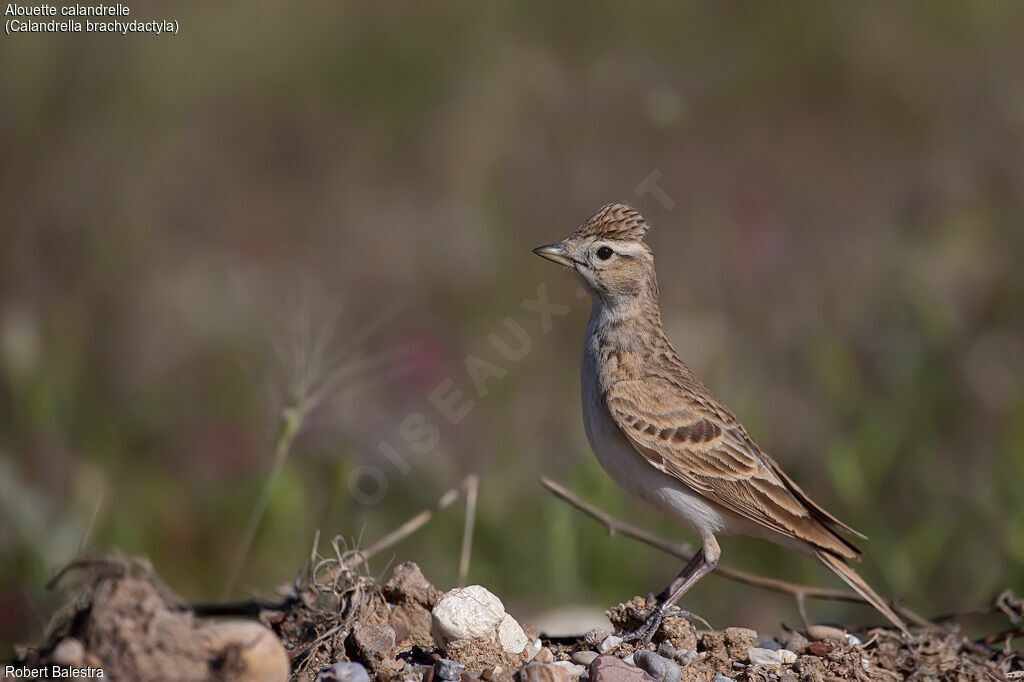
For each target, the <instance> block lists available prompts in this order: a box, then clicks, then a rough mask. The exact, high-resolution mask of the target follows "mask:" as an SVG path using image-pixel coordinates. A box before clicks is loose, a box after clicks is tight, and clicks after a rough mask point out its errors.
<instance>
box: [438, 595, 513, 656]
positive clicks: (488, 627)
mask: <svg viewBox="0 0 1024 682" xmlns="http://www.w3.org/2000/svg"><path fill="white" fill-rule="evenodd" d="M431 616H432V618H431V625H432V628H433V631H434V638H435V639H438V640H441V641H440V643H447V642H451V641H453V640H460V639H478V638H481V637H491V636H493V635H494V632H495V629H496V628H497V627H498V624H499V623H501V621H502V619H503V618H504V617H505V607H504V606H503V605H502V603H501V600H500V599H498V598H497V597H495V596H494V595H493V594H491V593H490V592H489V591H488V590H487V589H485V588H483V587H481V586H480V585H470V586H469V587H458V588H455V589H454V590H452V591H450V592H448V593H447V594H445V595H444V596H442V597H441V598H440V599H439V600H438V601H437V604H436V605H435V606H434V610H433V611H432V612H431Z"/></svg>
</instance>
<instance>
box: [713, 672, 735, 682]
mask: <svg viewBox="0 0 1024 682" xmlns="http://www.w3.org/2000/svg"><path fill="white" fill-rule="evenodd" d="M711 682H736V680H734V679H732V678H731V677H729V676H728V675H723V674H721V673H719V674H717V675H715V679H713V680H711Z"/></svg>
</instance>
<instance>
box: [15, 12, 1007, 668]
mask: <svg viewBox="0 0 1024 682" xmlns="http://www.w3.org/2000/svg"><path fill="white" fill-rule="evenodd" d="M327 5H328V6H314V5H313V4H308V5H307V6H305V7H301V6H298V5H296V4H294V3H286V4H275V3H257V4H253V3H243V2H237V1H236V2H228V3H204V2H194V1H190V2H181V3H174V4H173V5H170V6H164V5H161V4H158V3H143V2H138V3H132V4H131V5H130V7H131V8H132V18H139V19H152V18H162V17H165V16H166V17H168V18H171V19H178V20H179V21H180V33H179V35H178V36H176V37H173V36H166V35H165V36H159V37H157V36H148V35H145V36H131V37H120V36H111V35H76V36H70V35H41V34H23V35H15V36H4V37H3V38H0V130H2V131H3V132H2V149H3V151H2V153H0V202H2V206H3V211H2V215H3V217H2V221H0V222H2V247H0V612H2V613H3V614H4V616H3V618H0V644H3V645H4V646H3V648H4V650H7V651H9V644H11V643H13V642H16V641H26V640H30V639H31V638H33V637H34V636H36V634H37V633H38V632H39V630H40V629H41V626H42V623H43V621H44V619H45V618H46V617H47V615H48V613H49V612H50V609H51V608H52V607H54V606H55V605H57V604H59V603H60V601H61V599H63V598H64V595H61V594H60V593H53V592H48V591H47V590H46V589H45V583H46V582H47V580H48V579H49V578H50V577H51V576H52V575H53V573H54V571H55V570H56V569H57V568H58V567H60V566H61V565H62V564H63V563H64V562H66V561H68V560H69V559H71V558H72V557H74V556H75V555H76V554H77V553H78V552H80V551H82V550H89V551H94V552H105V551H112V550H114V549H117V550H119V551H121V552H124V553H128V554H141V555H146V556H148V557H150V558H151V559H152V561H153V563H154V565H155V566H156V568H157V570H158V571H159V573H160V574H161V575H162V576H163V577H164V578H165V579H166V581H167V582H168V583H169V584H170V585H171V586H172V587H173V588H174V589H175V590H176V591H177V592H178V593H179V594H181V595H182V596H183V597H185V598H186V599H189V600H211V599H217V598H220V597H222V596H225V594H226V595H227V596H230V597H236V598H240V597H245V596H246V595H251V594H256V595H268V594H273V591H274V589H275V587H276V586H277V585H280V584H282V583H286V582H289V581H291V580H292V579H293V578H294V577H295V576H296V575H297V574H298V572H299V571H300V570H301V568H302V566H303V563H304V562H305V560H306V558H307V557H308V556H309V553H310V548H311V546H312V541H313V536H314V532H315V531H316V530H317V529H319V530H320V531H321V533H322V534H323V537H324V541H323V543H322V549H324V550H326V549H327V547H326V544H327V543H326V539H327V538H329V537H331V536H334V535H336V534H341V535H343V536H344V537H345V538H346V539H347V540H348V541H349V542H350V543H353V544H360V545H361V546H367V545H369V544H372V543H373V542H374V541H376V540H377V539H379V538H380V537H382V536H383V535H384V534H385V533H387V532H388V531H390V530H392V529H393V528H394V527H396V526H397V525H398V524H399V523H401V522H402V521H404V520H405V519H406V518H408V517H409V516H410V515H412V514H414V513H416V512H418V511H419V510H420V509H422V508H424V507H427V506H430V505H432V504H433V503H434V501H435V500H436V499H437V498H438V496H439V495H441V493H443V492H444V491H445V490H447V489H449V488H450V487H452V486H454V485H457V484H458V482H459V481H460V480H461V479H462V478H463V477H464V476H466V475H467V474H470V473H478V474H479V475H480V477H481V487H480V501H479V505H480V506H479V511H478V518H477V524H476V530H475V544H474V551H473V556H472V566H471V569H470V575H469V578H470V581H471V582H474V583H482V584H485V585H487V586H488V587H489V588H490V589H491V590H492V591H494V592H496V593H497V594H499V595H500V596H501V597H502V598H503V599H504V601H505V603H506V605H507V606H508V608H509V610H510V611H511V612H512V613H514V614H515V615H516V616H517V617H518V618H519V619H520V620H524V621H530V620H536V619H538V618H542V616H543V614H544V613H545V612H548V611H552V610H556V609H560V608H565V607H570V606H583V607H589V608H591V609H593V610H598V611H599V610H601V609H604V608H607V607H608V606H611V605H612V604H615V603H617V602H619V601H621V600H623V599H626V598H628V597H629V596H632V595H634V594H646V593H647V592H650V591H655V592H657V591H658V590H660V589H661V588H662V587H664V585H665V584H666V583H667V581H668V580H669V579H670V578H671V577H673V576H674V575H675V574H676V573H677V572H678V570H679V568H680V565H679V564H680V562H679V561H678V560H675V559H672V558H670V557H666V556H664V555H660V554H658V553H656V552H655V551H654V550H651V549H649V548H646V547H643V546H640V545H637V544H635V543H633V542H632V541H630V540H627V539H624V538H620V537H609V536H608V535H607V534H606V533H605V532H604V531H603V529H602V528H600V527H599V526H598V525H597V524H595V523H594V522H593V521H591V520H589V519H587V518H585V517H584V516H583V515H581V514H580V513H579V512H578V511H576V510H574V509H572V508H570V507H568V506H566V505H565V504H563V503H561V502H559V501H557V500H556V499H554V498H553V497H551V496H550V495H549V494H547V493H546V492H544V491H543V490H542V489H541V487H540V486H539V485H538V483H537V478H538V476H539V475H541V474H544V475H547V476H550V477H552V478H554V479H556V480H558V481H561V482H562V483H564V484H565V485H567V486H569V487H570V488H572V489H573V490H574V491H576V492H577V493H579V494H580V495H581V496H583V497H584V498H585V499H587V500H589V501H591V502H594V503H596V504H598V505H600V506H602V507H603V508H604V509H606V510H607V511H609V512H611V513H614V514H616V515H619V516H621V517H623V518H625V519H627V520H629V521H631V522H633V523H635V524H637V525H641V526H643V527H645V528H647V529H650V530H653V531H656V532H659V533H663V534H665V535H667V536H669V537H671V538H673V539H675V540H690V541H692V540H693V539H692V538H690V537H688V536H686V535H685V534H684V533H683V532H682V531H680V530H678V529H676V528H674V527H673V526H672V525H671V524H670V523H669V522H667V521H665V520H662V519H660V518H658V517H657V516H656V515H654V514H653V513H650V512H648V511H646V510H645V509H642V508H640V507H639V506H638V505H636V504H635V503H633V502H631V501H629V500H627V498H626V496H625V494H624V493H622V492H620V490H619V489H618V488H617V487H616V486H615V484H614V483H613V482H612V481H611V480H610V479H609V478H607V476H606V475H605V474H604V473H603V471H602V470H601V469H600V467H599V465H598V464H597V462H596V461H595V460H594V458H593V456H592V455H591V453H590V450H589V447H588V446H587V444H586V439H585V436H584V433H583V428H582V423H581V417H580V407H579V379H578V371H579V370H578V366H579V356H580V351H581V340H582V337H583V333H584V327H585V324H586V318H587V315H588V312H589V303H588V302H587V301H584V300H581V299H580V298H577V297H576V295H575V292H576V289H577V285H576V283H575V281H574V280H573V278H572V277H571V276H570V275H569V274H568V273H566V272H565V271H562V270H560V269H558V268H556V267H554V266H552V265H551V264H550V263H546V262H544V261H542V260H540V259H539V258H537V257H535V256H533V255H532V254H531V253H530V249H531V248H532V247H534V246H536V245H538V244H543V243H548V242H552V241H556V240H559V239H561V238H563V237H565V236H566V235H568V234H569V232H571V231H572V230H573V229H574V228H575V227H576V226H577V225H578V224H579V223H580V222H582V221H583V220H584V219H585V218H586V217H587V216H588V215H590V214H591V213H592V212H593V211H595V210H596V209H597V208H599V207H600V206H601V205H603V204H605V203H608V202H611V201H625V202H629V203H631V204H633V205H635V206H637V207H638V208H639V209H640V210H641V211H642V212H643V213H644V214H645V216H646V217H647V218H648V220H649V222H650V223H651V224H652V225H653V228H652V231H651V233H650V235H649V238H648V240H649V242H650V244H651V245H652V247H653V248H654V251H655V256H656V259H657V263H658V266H659V275H660V284H661V291H662V310H663V314H664V317H665V320H666V323H667V326H668V328H669V334H670V336H671V338H672V339H673V341H674V342H675V344H676V346H677V348H678V350H679V352H680V354H681V355H682V357H683V358H684V359H685V360H686V361H687V362H688V363H689V364H690V365H691V367H692V368H693V369H694V370H695V371H696V372H697V374H698V375H699V376H701V377H702V378H703V379H704V380H705V383H707V384H708V385H709V386H710V387H711V388H712V390H713V391H714V392H716V393H717V394H718V395H719V396H720V397H721V398H722V399H723V400H724V401H725V402H726V403H727V404H728V405H730V406H731V408H732V409H733V411H735V412H736V413H737V414H738V416H739V417H740V418H741V419H742V421H743V422H744V423H745V424H746V425H747V427H748V429H749V430H750V431H751V433H752V434H753V435H754V437H755V438H756V439H757V440H758V442H759V443H760V444H761V446H762V447H763V448H764V449H765V450H766V451H767V452H769V453H770V454H772V455H773V456H774V457H775V458H776V459H777V460H778V461H779V462H780V463H781V464H782V465H783V467H784V468H785V469H786V470H787V471H788V472H789V473H790V474H791V475H792V476H793V477H794V478H795V479H796V480H797V481H799V482H800V484H801V485H802V487H804V488H805V489H806V490H807V491H809V492H810V493H811V494H812V496H813V497H814V498H815V499H816V500H817V501H819V502H820V503H822V504H823V505H824V506H825V507H827V508H828V509H830V510H832V511H833V512H834V513H835V514H836V515H837V516H838V517H840V518H841V519H843V520H845V521H847V522H848V523H850V524H851V525H852V526H854V527H855V528H857V529H859V530H861V531H863V532H865V533H866V534H868V535H869V536H870V541H868V542H865V543H862V546H863V548H864V549H865V550H866V558H865V561H864V562H863V564H862V565H861V566H860V567H859V569H858V570H861V571H862V573H863V574H864V575H865V577H866V578H868V579H869V580H870V582H872V583H873V584H874V585H875V586H876V587H877V588H878V589H879V590H880V591H881V592H883V593H885V594H890V595H893V596H899V597H902V598H904V599H905V600H906V602H907V603H908V604H909V605H910V606H912V607H913V608H915V609H916V610H917V611H919V612H921V613H923V614H925V615H935V614H939V613H946V612H949V611H954V610H957V609H962V608H967V607H971V606H976V605H979V604H982V603H984V602H986V601H987V600H989V599H991V597H992V596H993V595H994V594H995V593H997V592H998V591H1000V590H1001V589H1003V588H1007V587H1015V588H1017V589H1018V590H1020V588H1022V587H1024V483H1022V482H1024V277H1022V276H1021V272H1022V267H1024V262H1022V261H1024V229H1022V221H1024V80H1022V79H1021V77H1020V73H1021V64H1022V61H1024V43H1022V42H1021V36H1022V35H1024V5H1020V4H1014V3H989V2H978V3H969V4H964V3H957V2H928V3H924V2H922V3H910V4H903V3H900V4H881V3H857V4H850V3H844V4H840V3H812V2H806V3H787V4H785V5H779V4H758V3H733V2H729V3H700V4H693V5H690V6H687V7H676V6H674V5H670V4H668V3H666V4H644V5H642V6H631V7H629V8H628V9H626V8H624V7H623V6H621V4H620V3H614V2H591V3H586V4H585V5H584V4H567V5H562V4H559V5H557V6H556V5H549V4H544V3H534V4H530V3H508V4H490V3H486V4H473V5H467V4H464V3H430V4H412V3H409V4H404V5H401V6H399V5H395V4H386V5H368V4H354V3H327ZM539 298H540V299H544V300H546V301H547V302H548V303H544V304H543V305H542V306H540V307H542V308H544V309H545V310H546V306H547V305H557V306H560V307H559V308H558V310H557V311H555V312H552V313H550V314H549V315H541V314H538V312H537V311H536V308H537V307H538V306H537V304H536V301H538V299H539ZM531 301H533V302H534V303H531ZM524 302H525V305H524ZM495 338H497V344H496V343H495ZM502 343H504V346H502ZM500 348H504V352H501V351H500V350H499V349H500ZM510 351H515V352H510ZM289 409H290V410H291V411H289V412H286V413H284V414H287V415H289V416H290V418H292V421H291V422H288V424H291V425H292V426H299V427H301V428H299V429H298V432H297V436H296V437H294V438H291V435H293V434H292V433H291V432H289V431H288V429H287V428H286V429H285V430H284V431H282V428H281V425H282V414H283V412H282V411H283V410H289ZM446 413H448V414H449V416H452V415H454V416H455V418H456V419H455V421H457V423H453V420H452V419H450V418H449V416H446ZM275 447H276V449H277V456H276V460H275ZM275 461H276V462H277V463H278V464H279V465H280V467H279V470H278V472H279V473H278V474H277V475H276V476H275V475H274V474H273V473H272V472H273V471H274V464H275ZM268 480H270V481H271V485H269V486H268ZM264 490H269V494H268V495H267V496H266V504H265V510H264V513H263V515H262V518H261V520H260V522H259V524H258V527H257V528H256V531H255V534H254V537H253V542H252V546H251V550H250V551H248V552H247V553H246V554H245V556H244V561H243V562H241V564H240V572H239V574H238V580H237V582H236V586H235V587H234V588H233V589H230V590H228V591H227V592H225V588H226V586H227V585H228V584H229V583H231V582H232V580H231V576H232V574H233V571H234V564H235V562H236V555H237V554H238V552H239V550H240V547H241V546H243V545H244V538H245V535H246V527H247V524H250V520H251V518H252V517H253V514H254V509H255V508H256V507H257V505H258V504H259V502H258V501H259V499H260V496H261V493H262V492H263V491H264ZM461 533H462V512H461V510H460V508H459V505H455V506H453V507H451V508H449V509H447V510H445V511H444V512H442V513H440V514H439V515H438V516H437V518H435V519H434V520H433V521H432V522H431V523H430V524H429V525H427V526H426V527H424V528H423V529H422V530H420V531H419V532H418V533H417V534H415V535H414V536H412V537H410V538H408V539H407V540H406V541H404V542H403V543H401V544H399V545H398V546H396V547H394V548H393V549H392V550H390V551H388V552H385V553H384V554H382V555H380V556H378V557H376V558H375V559H374V560H373V561H372V562H371V570H372V571H373V572H374V573H375V574H387V573H388V572H389V570H390V569H389V562H390V563H391V565H393V564H394V563H397V562H400V561H405V560H415V561H417V562H419V563H420V564H421V566H422V567H423V569H424V571H425V573H426V575H427V576H428V577H429V578H430V579H431V580H433V581H434V582H435V583H436V584H437V585H438V586H440V587H442V588H447V587H450V586H452V585H453V583H454V582H455V581H456V579H457V565H458V554H459V544H460V541H461ZM723 549H724V559H723V561H725V562H728V563H731V564H733V565H736V566H739V567H742V568H746V569H749V570H754V571H758V572H763V573H766V574H769V575H772V576H775V577H781V578H787V579H790V580H797V581H806V582H811V583H814V584H820V585H833V586H838V585H837V582H836V580H834V579H833V578H832V577H831V576H830V575H828V574H827V572H826V571H824V570H823V569H821V568H819V567H817V566H816V565H815V564H813V563H811V562H810V561H809V560H806V559H804V558H801V557H797V556H794V555H791V554H789V553H787V552H785V551H784V550H780V549H776V548H775V547H774V546H771V545H769V544H767V543H764V542H762V541H757V540H745V539H725V540H724V541H723ZM686 605H687V606H688V607H689V608H691V609H692V610H694V611H696V612H697V613H700V614H701V615H703V616H704V617H706V618H707V619H708V620H709V621H711V623H712V624H714V625H716V626H718V627H724V626H726V625H731V624H739V625H745V626H750V627H757V628H766V629H771V628H777V627H778V624H779V623H780V622H783V621H784V622H788V623H790V624H796V623H798V621H799V619H798V616H797V613H796V609H795V607H794V604H793V601H792V600H791V599H788V598H785V597H781V596H778V595H774V594H770V593H765V592H761V591H758V590H754V589H752V588H748V587H744V586H741V585H737V584H734V583H730V582H727V581H724V580H722V579H720V578H713V577H712V578H709V579H707V580H706V581H703V582H702V583H701V584H700V585H699V587H697V588H696V589H695V590H694V591H693V592H692V594H691V595H689V596H688V597H687V599H686ZM809 608H810V611H811V615H812V617H813V618H815V619H819V620H831V621H842V622H848V623H860V622H876V621H878V619H879V617H878V616H877V615H876V614H874V613H873V612H871V611H870V610H868V609H866V608H863V607H858V606H850V605H841V604H829V603H811V604H810V605H809Z"/></svg>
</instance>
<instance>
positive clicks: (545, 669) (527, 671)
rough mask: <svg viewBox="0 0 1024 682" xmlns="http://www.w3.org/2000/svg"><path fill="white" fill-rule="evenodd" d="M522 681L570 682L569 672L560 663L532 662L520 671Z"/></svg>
mask: <svg viewBox="0 0 1024 682" xmlns="http://www.w3.org/2000/svg"><path fill="white" fill-rule="evenodd" d="M519 680H520V682H569V673H568V672H567V671H566V670H565V668H563V667H562V666H560V665H552V664H550V663H530V664H529V665H526V666H523V668H522V669H521V670H520V671H519Z"/></svg>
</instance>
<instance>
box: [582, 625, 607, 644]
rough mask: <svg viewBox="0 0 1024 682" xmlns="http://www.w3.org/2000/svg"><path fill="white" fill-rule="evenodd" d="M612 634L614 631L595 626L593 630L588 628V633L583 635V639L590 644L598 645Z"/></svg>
mask: <svg viewBox="0 0 1024 682" xmlns="http://www.w3.org/2000/svg"><path fill="white" fill-rule="evenodd" d="M611 634H612V633H610V632H608V631H607V630H602V629H600V628H594V629H593V630H587V634H585V635H583V641H584V642H586V643H587V644H589V645H590V646H597V645H598V644H600V643H601V642H603V641H604V640H606V639H608V637H609V636H611Z"/></svg>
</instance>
